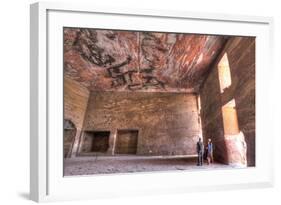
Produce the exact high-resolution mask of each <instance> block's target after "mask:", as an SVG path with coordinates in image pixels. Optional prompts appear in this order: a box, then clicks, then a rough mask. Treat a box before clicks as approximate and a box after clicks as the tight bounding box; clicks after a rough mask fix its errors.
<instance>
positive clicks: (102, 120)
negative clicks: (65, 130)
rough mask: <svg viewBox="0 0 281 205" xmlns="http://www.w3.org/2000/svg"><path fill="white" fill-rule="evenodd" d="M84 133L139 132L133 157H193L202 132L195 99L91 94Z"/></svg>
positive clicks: (177, 95)
mask: <svg viewBox="0 0 281 205" xmlns="http://www.w3.org/2000/svg"><path fill="white" fill-rule="evenodd" d="M84 130H85V131H92V130H109V131H111V136H112V133H117V132H116V130H138V137H137V139H138V142H137V153H136V154H140V155H189V154H190V155H191V154H195V153H196V149H195V148H196V146H195V145H196V141H197V140H198V136H199V135H200V133H201V130H200V125H199V116H198V108H197V96H196V95H194V94H185V93H149V92H91V95H90V98H89V104H88V109H87V112H86V116H85V124H84ZM116 135H118V134H116ZM115 137H116V136H115ZM117 137H118V136H117Z"/></svg>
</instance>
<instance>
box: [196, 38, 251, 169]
mask: <svg viewBox="0 0 281 205" xmlns="http://www.w3.org/2000/svg"><path fill="white" fill-rule="evenodd" d="M225 53H226V54H227V57H228V62H229V68H230V73H231V85H230V86H229V87H228V88H226V89H225V90H224V91H223V93H221V91H220V84H219V75H218V63H219V61H220V59H221V58H222V56H223V55H224V54H225ZM200 98H201V107H202V110H201V119H202V129H203V136H204V137H205V138H211V139H212V140H213V142H214V145H215V149H214V157H215V159H216V160H218V161H220V162H224V163H230V161H229V160H230V158H231V159H233V160H234V161H235V160H236V159H241V157H240V156H239V155H241V153H243V152H244V149H245V147H243V146H247V147H246V152H247V159H246V160H247V165H248V166H254V165H255V135H256V133H255V38H253V37H232V38H230V39H229V40H228V42H227V44H226V46H225V48H224V49H223V51H222V52H221V54H220V56H219V57H218V59H217V61H216V62H215V63H214V65H213V66H212V69H211V71H210V73H209V76H208V77H207V79H206V81H205V82H204V83H203V86H202V87H201V90H200ZM231 100H235V109H236V112H237V117H238V126H239V130H240V131H241V132H242V133H243V134H241V133H239V134H237V135H233V136H243V135H244V136H243V137H233V136H229V135H227V134H226V133H224V126H223V118H222V106H224V105H225V104H227V103H228V102H230V101H231ZM238 138H239V139H240V141H239V140H238ZM238 141H239V143H240V144H239V146H236V145H237V143H238ZM244 142H246V144H245V143H244ZM240 145H241V146H240ZM242 145H243V146H242ZM239 147H240V148H241V147H243V148H241V149H240V148H239ZM230 156H231V157H230ZM236 161H237V160H236ZM242 161H243V160H242Z"/></svg>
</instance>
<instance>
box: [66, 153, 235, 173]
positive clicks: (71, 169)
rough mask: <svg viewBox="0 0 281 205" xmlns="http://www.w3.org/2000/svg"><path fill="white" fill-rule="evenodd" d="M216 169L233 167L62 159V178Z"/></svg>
mask: <svg viewBox="0 0 281 205" xmlns="http://www.w3.org/2000/svg"><path fill="white" fill-rule="evenodd" d="M218 168H220V169H221V168H234V167H231V166H229V165H224V164H218V163H214V164H211V165H207V164H206V163H205V164H204V165H203V166H196V158H195V157H141V156H138V157H136V156H114V157H108V156H103V157H101V156H99V157H94V156H93V157H77V158H67V159H64V176H73V175H91V174H108V173H128V172H149V171H169V170H195V169H197V170H206V169H218Z"/></svg>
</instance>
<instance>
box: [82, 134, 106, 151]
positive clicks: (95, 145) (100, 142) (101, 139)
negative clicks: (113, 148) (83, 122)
mask: <svg viewBox="0 0 281 205" xmlns="http://www.w3.org/2000/svg"><path fill="white" fill-rule="evenodd" d="M109 136H110V131H86V132H85V133H84V142H83V148H82V152H83V153H89V152H93V153H95V152H99V153H106V152H107V151H108V148H109Z"/></svg>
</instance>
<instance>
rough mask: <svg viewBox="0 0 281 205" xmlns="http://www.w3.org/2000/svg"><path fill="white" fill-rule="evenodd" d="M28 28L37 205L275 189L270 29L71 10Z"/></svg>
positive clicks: (39, 17)
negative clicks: (140, 195) (131, 196)
mask: <svg viewBox="0 0 281 205" xmlns="http://www.w3.org/2000/svg"><path fill="white" fill-rule="evenodd" d="M30 17H31V19H30V22H31V24H30V25H31V32H30V44H31V45H30V47H31V61H30V62H31V72H30V77H31V85H30V89H31V97H30V102H31V105H30V106H31V113H30V115H31V132H30V133H31V136H30V145H31V150H30V162H31V163H30V164H31V169H30V170H31V171H30V180H31V182H30V198H31V199H32V200H34V201H53V200H72V199H82V198H85V199H90V198H100V197H115V196H130V195H139V194H160V193H175V192H188V191H191V190H192V191H194V190H195V191H205V190H214V189H215V190H221V189H234V188H239V189H241V188H251V187H268V186H272V184H273V169H274V166H273V160H272V155H273V154H272V152H273V150H272V147H273V133H272V130H271V129H270V119H271V118H272V117H271V115H270V113H268V112H267V110H266V107H268V106H270V102H269V97H268V90H269V89H270V83H269V82H270V75H269V74H270V72H268V71H269V70H271V69H272V64H271V63H272V57H271V56H272V54H271V51H272V46H273V42H272V41H273V38H272V27H273V26H272V24H273V20H272V19H271V18H269V17H253V16H235V15H222V14H212V13H206V14H205V13H193V12H187V11H186V12H184V11H155V10H139V9H122V8H118V9H117V8H115V9H112V8H97V7H96V6H95V5H81V4H78V5H75V4H67V3H65V4H61V3H36V4H32V5H31V15H30ZM266 82H268V83H266Z"/></svg>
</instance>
